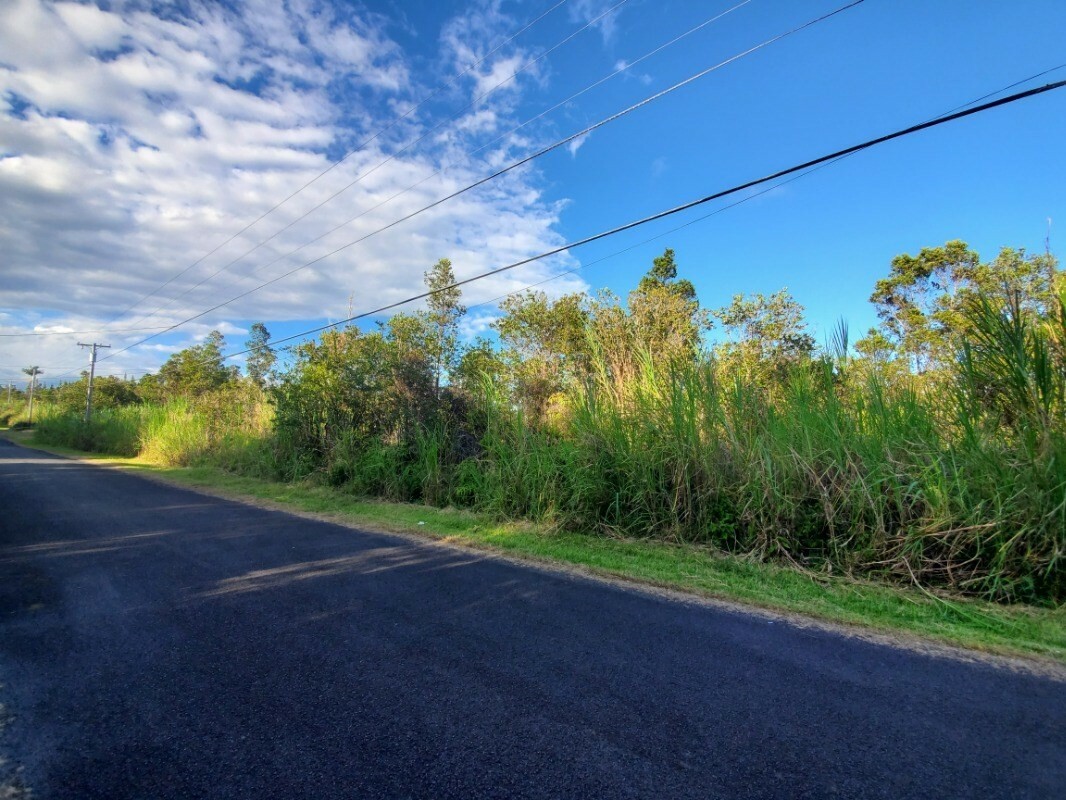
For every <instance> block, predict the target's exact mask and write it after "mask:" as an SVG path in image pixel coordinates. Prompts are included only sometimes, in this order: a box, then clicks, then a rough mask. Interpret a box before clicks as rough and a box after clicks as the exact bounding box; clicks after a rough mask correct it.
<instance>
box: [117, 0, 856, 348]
mask: <svg viewBox="0 0 1066 800" xmlns="http://www.w3.org/2000/svg"><path fill="white" fill-rule="evenodd" d="M864 2H865V0H853V1H852V2H851V3H848V4H847V5H844V6H841V7H840V8H838V9H836V10H835V11H831V12H829V13H827V14H823V15H822V16H820V17H817V18H816V19H813V20H810V21H809V22H806V23H804V24H802V25H799V26H797V27H795V28H792V29H791V30H788V31H786V32H784V33H780V34H778V35H777V36H774V37H772V38H770V39H767V40H766V41H764V42H761V43H759V44H757V45H755V46H753V47H750V48H748V49H747V50H745V51H743V52H741V53H738V54H736V55H734V56H731V57H730V58H728V59H726V60H725V61H721V62H719V63H717V64H715V65H713V66H710V67H707V68H705V69H703V70H700V71H699V72H697V73H695V74H693V75H690V76H689V77H687V78H685V79H683V80H681V81H678V82H677V83H675V84H673V85H672V86H669V87H667V88H666V89H663V90H661V91H659V92H655V93H654V94H652V95H649V96H648V97H645V98H644V99H643V100H640V101H639V102H637V103H634V104H633V105H631V106H629V107H627V108H625V109H623V110H621V111H618V112H616V113H614V114H612V115H610V116H608V117H606V118H604V119H602V120H600V121H599V122H596V123H594V124H593V125H589V126H588V127H586V128H584V129H583V130H580V131H578V132H577V133H573V134H570V135H569V136H567V137H565V138H563V139H560V140H559V141H557V142H555V143H554V144H551V145H548V146H547V147H545V148H542V149H541V150H538V151H537V152H535V153H533V154H531V155H529V156H526V157H525V158H522V159H520V160H518V161H516V162H514V163H512V164H510V165H508V166H506V167H503V168H502V169H499V170H497V171H496V172H494V173H492V174H491V175H488V176H486V177H484V178H481V179H480V180H478V181H475V182H474V183H472V184H470V185H468V186H466V187H464V188H462V189H459V190H457V191H455V192H452V193H451V194H449V195H446V196H445V197H442V198H440V199H438V200H435V201H434V202H432V203H430V204H429V205H426V206H424V207H422V208H420V209H418V210H417V211H413V212H411V213H410V214H407V215H405V216H403V217H400V218H399V219H397V220H394V221H392V222H390V223H389V224H387V225H384V226H382V227H380V228H378V229H376V230H374V231H371V232H370V233H367V234H365V235H364V236H361V237H360V238H358V239H355V240H354V241H351V242H348V243H347V244H344V245H342V246H340V247H338V248H336V249H334V250H332V251H330V252H328V253H325V254H323V255H320V256H318V257H316V258H313V259H311V260H310V261H307V262H305V263H303V264H300V265H299V266H297V267H294V268H293V269H291V270H289V271H288V272H284V273H282V274H281V275H278V276H277V277H274V278H271V279H270V280H268V281H264V282H263V283H261V284H259V285H258V286H255V287H254V288H252V289H249V290H247V291H245V292H242V293H240V294H238V295H236V296H234V297H231V298H230V299H228V300H226V301H225V302H222V303H219V304H217V305H215V306H212V307H211V308H208V309H207V310H206V311H202V312H200V313H198V314H195V315H193V316H191V317H188V318H187V319H184V320H182V321H180V322H177V323H175V324H174V325H171V326H170V327H168V328H167V329H166V330H164V331H161V332H160V333H154V334H152V335H151V336H147V337H145V338H144V339H141V340H139V341H137V342H134V343H133V344H130V345H128V346H126V347H124V348H122V349H121V350H117V351H115V353H113V354H111V355H110V356H108V358H111V357H114V356H116V355H119V354H120V353H123V352H125V351H127V350H130V349H132V348H134V347H138V346H139V345H142V344H144V343H145V342H147V341H150V340H152V339H154V338H156V337H157V336H160V335H162V334H163V333H168V332H170V331H172V330H175V329H176V328H179V327H181V326H182V325H185V324H187V323H189V322H192V321H194V320H197V319H200V318H201V317H204V316H206V315H207V314H210V313H211V312H213V311H217V310H218V309H220V308H224V307H225V306H227V305H229V304H230V303H233V302H235V301H236V300H240V299H242V298H244V297H247V296H248V295H251V294H253V293H255V292H257V291H259V290H260V289H263V288H265V287H267V286H270V285H272V284H274V283H277V282H278V281H280V280H283V279H284V278H287V277H288V276H290V275H292V274H294V273H296V272H299V271H300V270H302V269H306V268H307V267H309V266H311V265H313V264H317V263H318V262H320V261H323V260H325V259H327V258H330V257H331V256H334V255H336V254H337V253H340V252H342V251H343V250H347V249H348V248H349V247H352V246H354V245H356V244H359V243H361V242H364V241H366V240H367V239H369V238H370V237H372V236H375V235H377V234H379V233H382V232H384V231H387V230H389V229H390V228H394V227H395V226H397V225H399V224H401V223H403V222H406V221H408V220H410V219H412V218H414V217H416V216H418V215H419V214H422V213H424V212H426V211H429V210H430V209H433V208H436V207H437V206H439V205H441V204H442V203H445V202H447V201H449V200H452V199H453V198H455V197H458V196H459V195H462V194H465V193H466V192H469V191H470V190H472V189H475V188H477V187H478V186H481V185H483V184H485V183H488V182H489V181H491V180H493V179H495V178H498V177H500V176H501V175H504V174H505V173H508V172H510V171H512V170H514V169H517V168H518V167H521V166H523V165H524V164H528V163H530V162H531V161H533V160H535V159H537V158H540V157H541V156H544V155H546V154H547V153H550V152H552V151H554V150H557V149H558V148H560V147H562V146H564V145H566V144H568V143H569V142H572V141H574V140H575V139H579V138H581V137H582V136H586V135H588V134H589V133H591V132H593V131H595V130H597V129H599V128H602V127H603V126H605V125H608V124H610V123H611V122H614V121H615V120H618V119H620V118H622V117H624V116H626V115H627V114H630V113H632V112H633V111H636V110H637V109H640V108H643V107H644V106H646V105H648V104H649V103H652V102H654V101H656V100H658V99H660V98H662V97H665V96H666V95H668V94H670V93H672V92H674V91H677V90H678V89H680V88H682V87H684V86H687V85H688V84H690V83H692V82H694V81H696V80H698V79H700V78H702V77H704V76H706V75H708V74H710V73H712V72H714V71H715V70H718V69H720V68H721V67H724V66H726V65H727V64H730V63H732V62H734V61H737V60H738V59H740V58H743V57H744V56H747V55H749V54H751V53H753V52H755V51H757V50H760V49H762V48H764V47H767V46H768V45H770V44H773V43H774V42H777V41H780V40H781V39H784V38H785V37H787V36H791V35H793V34H795V33H798V32H800V31H802V30H804V29H806V28H809V27H811V26H813V25H816V24H818V23H820V22H824V21H825V20H827V19H829V18H831V17H834V16H836V15H837V14H840V13H842V12H844V11H847V10H848V9H850V8H854V7H855V6H858V5H861V4H862V3H864ZM524 263H528V262H524Z"/></svg>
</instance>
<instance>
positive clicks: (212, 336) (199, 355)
mask: <svg viewBox="0 0 1066 800" xmlns="http://www.w3.org/2000/svg"><path fill="white" fill-rule="evenodd" d="M225 346H226V339H225V337H224V336H223V335H222V334H221V333H219V332H218V331H211V333H209V334H208V335H207V339H206V340H205V341H204V343H203V344H200V345H195V346H193V347H186V348H185V349H184V350H180V351H178V352H177V353H175V354H174V355H172V356H171V357H170V358H168V359H167V360H166V362H165V363H164V364H163V366H162V367H160V368H159V372H158V374H157V375H156V376H155V382H156V383H157V384H158V386H159V390H160V394H161V395H162V398H163V399H169V398H171V397H178V396H184V397H198V396H200V395H202V394H204V393H206V392H209V391H212V390H213V389H218V388H220V387H222V386H223V385H225V384H226V383H229V382H230V381H233V380H235V379H236V378H237V376H238V374H239V373H238V370H237V368H236V367H227V366H226V365H225V360H224V357H223V355H222V350H223V348H224V347H225Z"/></svg>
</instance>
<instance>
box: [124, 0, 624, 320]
mask: <svg viewBox="0 0 1066 800" xmlns="http://www.w3.org/2000/svg"><path fill="white" fill-rule="evenodd" d="M627 2H629V0H618V2H617V3H615V4H614V5H613V6H611V7H610V8H608V9H607V10H606V11H604V12H602V13H601V14H599V15H598V16H596V17H594V18H592V19H590V20H589V21H587V22H586V23H585V24H584V25H582V26H581V27H580V28H578V29H577V30H575V31H574V32H572V33H571V34H570V35H568V36H567V37H566V38H564V39H562V40H561V41H559V42H557V43H555V44H554V45H552V46H551V47H550V48H548V49H547V50H545V51H544V52H543V53H541V54H540V55H538V56H537V57H536V58H533V59H531V60H529V61H527V62H526V63H525V64H523V65H522V66H521V67H519V68H518V69H517V70H515V71H514V72H513V73H512V74H511V75H509V76H508V77H506V78H504V79H503V80H501V81H500V82H499V83H497V84H495V85H494V86H492V87H490V88H489V89H487V90H486V91H484V92H482V93H481V94H480V95H478V96H477V97H475V98H474V99H473V100H471V101H470V102H469V103H468V104H467V105H465V106H464V107H463V108H461V109H460V110H459V111H457V112H456V113H455V114H453V115H452V116H451V117H448V118H447V119H444V120H441V121H440V122H438V123H437V124H436V125H434V126H433V127H432V128H430V129H429V130H427V131H426V132H425V133H423V134H422V135H421V136H419V137H418V138H416V139H414V140H413V141H411V142H408V143H407V144H406V145H404V146H403V147H402V148H400V149H399V150H398V151H396V152H394V153H392V154H391V155H389V156H387V157H386V158H385V159H384V160H382V161H381V162H379V163H378V164H377V165H375V166H374V167H372V168H371V169H369V170H367V171H366V172H363V173H361V174H359V175H358V176H356V178H355V179H354V180H352V181H351V182H350V183H348V184H347V185H345V186H344V187H342V188H341V189H338V190H337V191H336V192H334V193H333V194H331V195H330V196H329V197H327V198H326V199H325V200H322V201H321V202H319V203H318V204H316V205H314V206H312V207H311V208H309V209H308V210H307V211H305V212H304V213H303V214H300V215H299V216H298V217H296V218H295V219H293V220H292V221H290V222H289V223H287V224H286V225H285V226H283V227H282V228H279V229H278V230H276V231H275V232H274V233H272V234H271V235H270V236H268V237H267V238H266V239H264V240H262V241H261V242H259V243H258V244H257V245H255V246H254V247H252V248H251V249H250V250H247V251H245V252H244V253H242V254H241V255H239V256H238V257H237V258H235V259H233V260H232V261H230V262H229V263H227V264H225V265H223V266H222V267H220V268H219V269H218V270H217V271H215V272H214V273H212V274H211V275H209V276H208V277H207V278H204V279H203V280H201V281H200V282H199V283H197V284H196V285H195V286H192V287H191V288H190V289H187V290H186V291H185V292H183V293H182V294H181V295H179V296H178V297H176V298H174V300H180V299H181V298H182V297H185V295H187V294H188V293H189V292H191V291H193V290H195V289H197V288H199V287H200V286H202V285H203V284H204V283H206V282H207V281H209V280H211V279H212V278H214V277H215V276H216V275H218V274H219V273H221V272H223V271H225V270H226V269H228V268H229V267H231V266H233V265H234V264H236V263H237V262H238V261H240V260H241V259H243V258H244V257H245V256H248V255H250V254H252V253H254V252H255V251H256V250H258V249H259V248H260V247H262V246H263V245H265V244H267V243H268V242H270V241H272V240H274V239H275V238H276V237H278V236H279V235H280V234H282V233H284V232H285V231H287V230H289V229H290V228H291V227H292V226H293V225H295V224H296V223H298V222H300V221H301V220H304V219H306V218H307V217H308V216H310V215H311V214H313V213H314V212H315V211H317V210H318V209H320V208H322V207H323V206H324V205H326V204H327V203H329V202H331V201H332V200H334V199H336V198H337V197H339V196H340V195H341V194H343V193H344V192H346V191H348V189H350V188H351V187H352V186H354V185H355V184H357V183H359V182H360V181H362V180H363V179H364V178H366V177H368V176H369V175H372V174H373V173H374V172H377V170H378V169H380V168H381V167H383V166H385V165H386V164H388V163H390V162H391V161H392V160H394V159H395V158H396V157H397V156H399V155H400V154H402V153H405V152H407V151H408V150H409V149H411V148H412V147H414V146H415V145H417V144H418V143H419V142H422V141H424V140H425V139H426V138H427V137H429V136H430V135H431V134H433V133H434V132H435V131H437V130H439V129H440V128H441V127H443V126H444V125H446V124H448V123H449V122H452V121H453V120H456V119H458V118H459V117H460V116H462V115H463V114H465V113H466V111H467V110H469V109H470V108H473V107H474V106H475V105H476V104H477V103H479V102H480V101H481V100H484V99H485V98H486V97H488V96H489V95H490V94H492V93H493V92H494V91H496V90H497V89H499V88H500V87H501V86H503V85H505V84H507V83H509V82H510V81H512V80H514V79H515V78H517V77H518V76H519V75H520V74H522V73H523V72H525V71H526V70H527V69H529V68H530V67H532V66H533V65H534V64H536V63H537V62H539V61H540V60H542V59H543V58H545V57H547V56H548V55H549V54H550V53H552V52H553V51H555V50H557V49H558V48H560V47H562V46H563V45H564V44H566V43H567V42H569V41H570V40H571V39H573V38H574V37H575V36H577V35H578V34H579V33H581V32H582V31H585V30H587V29H588V28H590V27H592V26H593V25H595V24H596V23H597V22H599V21H600V20H602V19H603V18H604V17H606V16H607V15H608V14H611V13H613V12H614V11H615V10H617V9H618V8H620V7H621V6H623V5H624V4H625V3H627ZM542 16H543V15H542ZM527 27H528V26H527ZM516 35H517V34H516ZM512 38H514V37H512ZM501 46H502V45H501ZM497 49H499V48H497ZM493 52H495V51H493ZM485 58H488V56H485ZM485 58H483V59H481V61H479V62H477V63H478V64H480V63H482V61H484V60H485ZM473 66H476V64H475V65H473ZM473 66H472V67H469V68H468V69H467V70H466V71H464V72H463V73H462V74H466V72H467V71H469V69H472V68H473ZM462 74H461V75H459V76H457V77H456V78H455V79H453V81H452V82H453V83H454V80H457V79H458V78H459V77H462ZM438 91H439V90H438ZM431 96H432V95H431ZM426 99H427V100H428V99H429V98H426ZM423 102H425V101H423ZM420 105H421V104H420ZM405 116H406V115H405ZM393 124H395V123H393ZM369 141H371V140H368V142H369ZM361 147H362V146H360V148H359V149H361ZM352 152H355V151H352ZM350 155H352V153H349V154H348V156H350ZM348 156H345V158H347V157H348ZM338 163H340V162H338ZM330 169H332V167H330ZM326 171H327V172H328V171H329V170H326ZM323 174H325V173H323ZM319 177H321V176H319ZM315 180H318V178H315ZM313 182H314V181H312V183H313ZM308 185H310V184H308ZM299 191H302V189H301V190H299ZM298 193H299V192H297V194H298ZM292 196H295V195H290V197H292ZM287 199H288V198H287ZM282 202H283V203H284V202H285V201H282ZM266 213H270V212H266ZM264 216H265V215H264ZM252 224H253V225H254V224H255V223H252ZM249 227H250V226H249ZM245 230H247V228H246V229H245ZM243 232H244V231H241V233H243ZM239 235H240V233H238V234H236V235H235V236H233V237H231V238H230V239H228V240H227V241H226V242H224V243H223V244H222V245H219V247H218V248H215V250H214V251H212V253H214V252H217V250H218V249H220V248H221V247H223V246H224V245H225V244H228V243H229V242H231V241H233V239H235V238H236V237H237V236H239ZM207 255H211V253H209V254H207ZM206 257H207V256H206V255H205V256H203V257H201V259H200V260H199V261H197V262H196V264H199V263H200V262H202V261H203V259H204V258H206ZM196 264H193V265H191V266H190V267H189V268H188V269H186V270H184V271H183V272H182V273H181V274H182V275H184V274H185V273H186V272H188V270H189V269H191V268H192V267H193V266H196ZM178 277H180V276H178ZM149 296H150V295H149ZM174 300H172V301H170V302H174ZM139 302H140V301H138V303H139ZM136 305H137V303H135V304H134V306H136ZM166 305H168V303H164V304H163V305H161V306H159V307H158V308H156V309H154V310H153V311H151V312H150V313H148V314H146V315H144V316H142V317H140V318H138V320H137V321H138V322H139V321H140V320H142V319H147V318H149V317H151V316H153V315H155V314H156V313H157V312H158V311H160V310H161V309H162V308H163V307H164V306H166ZM132 307H133V306H131V308H132ZM127 310H129V309H127ZM122 313H125V312H122Z"/></svg>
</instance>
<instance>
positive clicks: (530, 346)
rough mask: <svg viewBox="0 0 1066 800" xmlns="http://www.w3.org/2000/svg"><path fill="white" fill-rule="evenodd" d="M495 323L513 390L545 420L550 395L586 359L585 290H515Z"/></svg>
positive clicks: (580, 371)
mask: <svg viewBox="0 0 1066 800" xmlns="http://www.w3.org/2000/svg"><path fill="white" fill-rule="evenodd" d="M500 310H501V311H503V312H504V316H503V317H501V318H500V319H498V320H496V321H495V322H494V323H493V324H492V327H493V328H495V330H496V331H497V333H499V335H500V339H501V340H502V341H503V343H504V345H505V347H506V348H507V351H506V359H507V361H508V363H509V365H510V368H511V373H512V375H513V377H514V381H515V391H516V393H517V395H518V398H519V400H520V402H521V403H522V405H523V407H524V409H525V411H526V413H527V416H528V417H529V419H530V420H532V421H541V420H543V418H544V415H545V412H546V411H547V408H548V404H549V402H550V401H551V398H552V397H553V396H554V395H556V394H558V393H559V392H561V391H562V390H563V388H564V387H565V385H566V383H567V382H568V381H569V380H572V379H575V378H577V377H578V376H581V375H583V374H584V373H585V371H586V369H587V363H588V337H587V336H586V331H585V328H586V323H587V321H588V312H587V310H586V309H585V307H584V297H583V295H581V294H568V295H564V296H563V297H560V298H559V299H558V300H554V301H553V300H549V299H548V296H547V295H546V294H545V293H544V292H538V291H532V290H530V291H526V292H523V293H521V294H514V295H511V296H509V297H508V298H507V299H505V300H504V301H503V302H502V303H500Z"/></svg>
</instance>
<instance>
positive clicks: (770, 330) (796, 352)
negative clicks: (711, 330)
mask: <svg viewBox="0 0 1066 800" xmlns="http://www.w3.org/2000/svg"><path fill="white" fill-rule="evenodd" d="M712 314H713V315H714V316H715V317H716V318H717V319H719V320H720V321H721V322H722V325H723V327H724V328H725V329H726V330H727V331H728V332H729V333H730V334H731V335H733V336H735V337H737V340H736V341H734V342H727V343H725V344H723V345H721V346H720V347H719V354H720V355H721V356H722V357H723V359H724V360H726V361H727V362H732V363H734V364H736V365H738V366H743V367H744V368H746V369H748V370H756V371H757V370H759V369H761V368H763V367H769V368H771V369H772V370H773V371H774V372H776V373H778V374H781V373H782V372H784V371H785V370H787V368H788V367H789V366H790V365H794V364H797V363H800V362H802V361H806V360H807V359H809V358H810V356H811V353H812V352H813V350H814V337H813V336H811V335H810V334H809V333H808V332H807V323H806V322H805V321H804V318H803V314H804V309H803V306H802V305H800V304H799V303H798V302H796V300H795V299H794V298H793V297H792V295H791V294H789V292H788V290H787V289H781V290H780V291H777V292H774V293H773V294H771V295H769V296H767V295H763V294H755V295H751V296H750V297H746V296H744V295H742V294H738V295H734V296H733V302H732V303H730V304H729V305H728V306H723V307H722V308H719V309H717V310H715V311H713V312H712Z"/></svg>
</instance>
